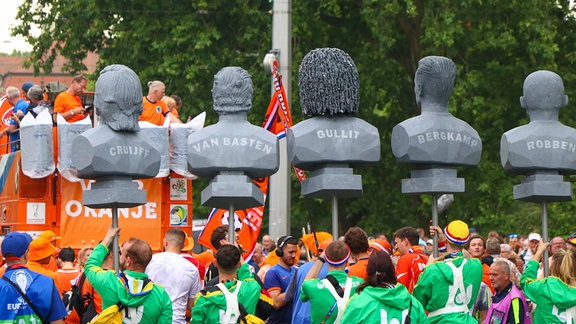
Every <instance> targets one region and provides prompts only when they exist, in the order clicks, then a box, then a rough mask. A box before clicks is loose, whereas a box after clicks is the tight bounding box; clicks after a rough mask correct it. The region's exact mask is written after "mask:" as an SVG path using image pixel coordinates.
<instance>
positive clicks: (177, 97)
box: [170, 95, 182, 106]
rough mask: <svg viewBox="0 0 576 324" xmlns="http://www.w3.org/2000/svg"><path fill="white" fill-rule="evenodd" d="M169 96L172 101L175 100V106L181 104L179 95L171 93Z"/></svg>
mask: <svg viewBox="0 0 576 324" xmlns="http://www.w3.org/2000/svg"><path fill="white" fill-rule="evenodd" d="M170 98H172V99H174V102H176V106H180V105H181V104H182V98H180V96H177V95H171V96H170Z"/></svg>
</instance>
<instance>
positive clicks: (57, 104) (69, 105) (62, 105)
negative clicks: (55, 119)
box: [54, 91, 86, 123]
mask: <svg viewBox="0 0 576 324" xmlns="http://www.w3.org/2000/svg"><path fill="white" fill-rule="evenodd" d="M78 107H82V99H80V97H78V96H75V95H72V94H69V93H68V92H66V91H64V92H61V93H60V94H59V95H58V96H57V97H56V101H54V113H55V114H56V113H59V114H63V113H65V112H69V111H70V110H72V109H74V108H78ZM84 117H86V116H85V115H84V114H74V115H73V116H71V117H70V118H68V119H67V120H66V121H67V122H69V123H73V122H77V121H80V120H82V119H84Z"/></svg>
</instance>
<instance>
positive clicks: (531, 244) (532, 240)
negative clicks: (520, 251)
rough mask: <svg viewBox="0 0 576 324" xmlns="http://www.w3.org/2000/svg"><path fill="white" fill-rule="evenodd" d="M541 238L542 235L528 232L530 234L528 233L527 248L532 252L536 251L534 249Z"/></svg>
mask: <svg viewBox="0 0 576 324" xmlns="http://www.w3.org/2000/svg"><path fill="white" fill-rule="evenodd" d="M541 238H542V237H541V236H540V234H538V233H530V235H528V248H529V249H530V251H531V252H532V254H534V253H536V249H537V248H538V243H540V239H541Z"/></svg>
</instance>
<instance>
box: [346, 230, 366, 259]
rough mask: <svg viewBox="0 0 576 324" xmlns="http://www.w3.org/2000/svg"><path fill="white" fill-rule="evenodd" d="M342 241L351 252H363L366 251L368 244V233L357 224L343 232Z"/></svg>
mask: <svg viewBox="0 0 576 324" xmlns="http://www.w3.org/2000/svg"><path fill="white" fill-rule="evenodd" d="M344 243H346V244H347V245H348V247H349V248H350V252H352V253H353V254H358V253H363V252H366V251H368V248H369V247H370V245H369V244H368V235H366V232H364V230H363V229H361V228H360V227H358V226H354V227H351V228H350V229H348V231H347V232H346V234H344Z"/></svg>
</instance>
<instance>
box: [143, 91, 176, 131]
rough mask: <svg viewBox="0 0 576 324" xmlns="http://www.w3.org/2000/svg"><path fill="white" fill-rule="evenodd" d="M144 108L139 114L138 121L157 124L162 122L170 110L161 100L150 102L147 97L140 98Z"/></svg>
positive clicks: (159, 124) (160, 124)
mask: <svg viewBox="0 0 576 324" xmlns="http://www.w3.org/2000/svg"><path fill="white" fill-rule="evenodd" d="M142 105H143V106H144V109H143V110H142V114H141V115H140V119H138V120H139V121H147V122H149V123H152V124H154V125H157V126H162V125H163V124H164V119H165V118H166V117H164V116H165V115H166V113H168V112H169V111H170V110H169V109H168V106H167V105H166V103H165V102H164V101H163V100H158V101H156V102H151V101H150V100H148V98H147V97H144V98H142Z"/></svg>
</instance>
